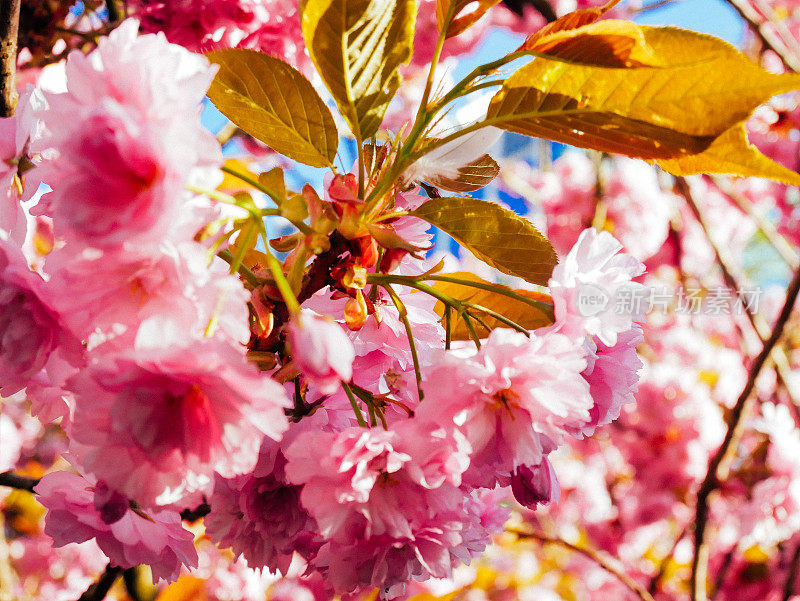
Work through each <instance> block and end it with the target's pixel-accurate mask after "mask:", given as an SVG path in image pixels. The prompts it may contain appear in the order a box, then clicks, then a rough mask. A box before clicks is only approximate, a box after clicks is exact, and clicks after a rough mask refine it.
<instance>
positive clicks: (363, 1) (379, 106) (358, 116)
mask: <svg viewBox="0 0 800 601" xmlns="http://www.w3.org/2000/svg"><path fill="white" fill-rule="evenodd" d="M300 9H301V21H302V28H303V37H304V38H305V41H306V45H307V46H308V50H309V53H310V54H311V59H312V60H313V61H314V64H315V65H316V66H317V70H318V71H319V73H320V75H321V76H322V79H323V80H324V81H325V85H327V86H328V89H329V90H330V91H331V94H332V95H333V98H334V99H335V100H336V104H337V105H338V106H339V110H340V111H341V112H342V115H343V116H344V118H345V120H346V121H347V123H348V125H349V126H350V129H351V130H352V131H353V134H354V135H355V136H356V137H357V138H359V139H361V140H366V139H367V138H369V137H371V136H372V135H373V134H374V133H375V132H377V131H378V127H380V124H381V121H382V120H383V114H384V113H385V112H386V107H387V106H388V105H389V101H390V100H391V99H392V97H393V96H394V94H395V92H396V91H397V88H398V87H399V85H400V74H399V72H398V68H399V67H400V65H402V64H404V63H407V62H408V61H409V60H410V59H411V50H412V41H413V38H414V22H415V19H416V15H417V3H416V0H306V1H305V2H304V3H303V4H301V7H300Z"/></svg>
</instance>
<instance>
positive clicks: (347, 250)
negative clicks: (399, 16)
mask: <svg viewBox="0 0 800 601" xmlns="http://www.w3.org/2000/svg"><path fill="white" fill-rule="evenodd" d="M133 4H134V5H136V4H137V3H133ZM141 4H142V6H141V7H139V8H138V9H137V10H139V11H140V12H139V16H140V18H141V19H142V20H141V22H140V21H137V20H135V19H129V20H126V21H124V22H123V23H121V24H120V25H119V26H118V27H116V28H115V29H114V30H113V31H112V32H111V33H110V34H109V35H108V36H103V37H101V38H100V39H99V40H98V42H97V47H96V49H94V50H93V51H92V52H90V53H88V54H83V53H82V52H79V51H75V52H73V53H71V54H70V55H69V57H68V58H67V60H66V62H65V65H64V71H63V78H62V79H61V80H60V81H57V82H54V81H52V80H51V81H50V82H49V83H48V85H47V86H46V87H43V88H34V87H31V88H29V89H28V91H27V92H26V93H25V95H24V96H23V98H22V99H21V101H20V104H19V109H18V112H17V115H16V116H15V117H14V118H11V119H6V120H3V121H2V122H0V126H2V127H3V128H4V133H5V134H6V135H4V137H3V148H2V152H3V158H4V163H3V165H4V166H5V168H4V175H3V184H4V190H5V192H4V196H3V197H2V207H0V218H2V219H1V223H0V225H1V226H2V230H0V251H1V253H0V257H2V260H0V281H2V286H1V287H0V345H1V346H2V352H0V357H1V358H0V393H2V396H3V397H4V399H10V401H5V402H4V403H8V407H10V409H8V411H7V410H6V405H5V404H4V410H3V414H2V416H0V427H2V430H0V431H2V432H3V438H2V440H3V444H2V445H1V446H2V451H0V459H2V463H0V471H3V470H6V469H10V468H23V467H24V463H23V462H24V460H25V459H26V458H27V459H33V458H36V459H37V463H38V464H39V465H42V466H50V465H51V464H54V462H55V460H56V458H57V457H58V456H61V457H62V458H61V459H59V460H58V462H56V463H55V465H53V468H52V469H51V470H49V471H48V473H46V474H44V475H43V477H42V478H41V479H40V481H39V482H38V483H37V484H36V485H35V487H34V492H35V493H36V499H37V500H38V502H39V503H40V504H41V505H42V506H43V507H44V508H46V510H47V514H46V516H45V522H44V524H45V525H44V534H45V535H46V536H47V537H49V538H50V539H52V541H53V544H54V545H55V546H57V547H61V546H65V545H66V546H67V549H69V551H68V552H69V553H70V554H71V555H63V556H62V557H63V561H64V562H65V564H67V565H68V564H71V563H73V562H74V561H77V563H78V564H79V565H85V566H87V567H88V566H93V567H94V569H95V571H96V570H97V566H98V559H97V558H98V553H97V551H96V549H99V552H101V553H102V555H104V556H105V557H106V558H107V560H106V561H107V563H108V565H109V566H111V567H118V568H121V569H131V568H135V567H136V566H139V565H142V564H144V565H147V566H150V570H151V572H152V576H153V579H154V581H158V580H163V581H167V582H169V581H174V580H175V579H177V578H178V577H179V575H180V573H181V571H182V570H184V569H189V570H191V569H197V570H198V572H197V573H201V574H202V573H204V571H205V572H208V570H212V571H213V570H215V569H218V568H214V567H210V564H209V562H218V561H220V559H219V557H218V556H220V551H219V550H212V549H213V548H214V547H213V545H216V547H217V549H220V550H225V549H231V550H232V554H233V556H234V557H237V558H238V557H241V558H243V561H244V562H246V565H247V566H248V567H249V568H251V569H257V570H263V571H264V573H267V572H272V573H276V572H277V573H282V574H295V575H296V574H300V573H305V578H306V581H307V582H308V583H311V584H308V586H312V585H313V583H314V582H319V583H320V584H319V587H320V590H321V591H323V592H322V593H320V594H324V595H330V594H345V595H350V594H356V593H359V592H361V591H369V590H371V589H373V588H378V589H379V590H380V592H381V595H382V597H384V598H394V597H397V596H400V595H402V594H404V592H405V590H406V586H407V583H408V582H410V581H418V582H419V581H425V580H428V579H430V578H448V577H450V576H451V575H452V573H453V569H454V568H455V567H457V566H459V565H462V564H468V563H470V562H471V561H472V560H473V559H474V558H476V557H478V556H479V555H480V554H481V553H482V552H483V551H484V549H485V548H486V546H487V545H488V544H489V542H490V539H491V536H492V535H493V534H495V533H498V532H500V531H502V529H503V525H504V523H505V521H506V518H507V516H508V509H507V508H506V507H505V506H503V505H500V503H501V502H502V501H504V500H507V499H509V498H512V497H513V498H515V499H516V500H517V501H518V502H519V503H520V504H521V505H523V506H525V507H527V508H531V509H533V508H536V507H538V506H540V505H546V504H548V503H550V502H552V501H553V500H557V499H558V498H559V483H558V477H557V470H555V469H554V468H553V465H552V464H551V462H550V459H549V456H550V454H551V453H553V452H554V451H555V450H556V449H558V448H559V447H561V446H563V445H564V444H565V443H566V442H567V440H573V441H574V440H582V439H583V438H584V437H585V436H589V435H591V434H593V433H594V432H595V430H596V429H598V428H599V427H601V426H607V425H608V424H610V423H611V422H612V421H614V420H615V419H617V418H618V417H619V415H620V411H621V409H622V407H623V406H624V405H626V404H629V403H632V402H633V400H634V398H633V393H634V392H635V390H636V387H637V382H638V370H639V369H640V367H641V361H640V360H639V358H638V355H637V353H636V346H637V344H638V343H639V342H640V340H641V330H640V326H639V323H640V322H641V321H642V320H643V315H641V314H629V315H618V314H616V313H613V312H610V311H606V312H601V313H592V314H591V315H584V312H583V311H582V307H581V303H580V299H579V295H580V293H581V290H582V289H583V287H584V286H586V285H594V286H605V287H608V289H609V290H614V289H616V288H619V287H626V286H627V287H634V288H635V287H636V286H641V284H637V283H635V282H633V278H636V277H638V276H640V275H641V274H642V273H643V272H644V265H643V264H642V263H641V262H640V261H639V260H638V259H636V258H634V257H633V256H632V255H630V254H627V253H625V252H623V250H622V245H621V244H620V243H619V242H617V240H616V239H615V238H614V237H613V236H612V235H611V234H609V233H608V232H598V231H597V230H595V229H592V228H587V229H585V230H584V231H583V232H582V234H581V235H580V237H579V238H578V239H577V240H576V241H575V244H574V246H573V248H572V249H571V250H570V251H569V252H568V253H566V255H565V256H564V258H563V260H562V262H561V264H560V265H559V266H558V267H557V268H556V269H555V271H554V272H553V275H552V278H551V280H550V282H549V286H548V290H549V294H550V295H551V296H552V299H553V305H554V313H555V318H554V323H552V325H548V326H546V327H542V328H539V329H536V330H533V331H514V330H511V329H506V328H497V329H494V330H493V331H491V333H490V334H488V336H486V337H485V338H484V339H483V340H479V339H475V340H474V342H469V343H467V342H455V341H454V342H452V344H451V343H450V340H449V339H448V340H446V338H447V336H446V333H445V329H444V328H443V327H442V324H441V316H440V314H439V313H437V312H436V310H435V305H436V302H437V299H436V298H434V297H432V296H429V295H427V294H425V293H424V292H420V291H419V290H418V289H415V288H414V287H412V286H406V285H402V284H398V285H396V286H394V287H391V286H388V285H387V286H381V287H378V286H375V285H372V286H369V285H367V280H366V278H367V276H368V274H371V273H374V274H379V275H386V276H389V275H398V276H420V277H422V276H424V274H427V273H432V272H435V270H436V269H437V260H438V257H436V258H434V254H433V253H431V254H430V257H429V258H426V256H425V253H426V249H428V250H430V248H431V246H432V245H431V244H430V241H431V235H430V234H429V233H428V232H427V229H428V226H427V224H425V223H424V222H422V221H421V220H419V219H417V218H415V217H410V216H404V217H397V218H391V220H390V223H391V225H390V226H387V227H386V228H384V229H379V230H376V232H373V233H367V234H364V233H361V232H359V231H355V232H353V231H350V230H349V229H348V226H347V224H348V215H351V214H352V210H353V207H354V206H356V205H358V203H360V202H362V200H361V199H360V198H359V194H358V189H357V186H356V185H355V183H354V182H355V177H354V176H353V175H350V174H344V175H342V174H338V175H335V176H329V177H328V178H327V180H326V185H325V189H324V190H322V191H321V192H322V194H321V195H320V194H318V193H317V192H316V191H315V190H314V189H313V188H312V187H311V186H308V185H307V186H306V187H305V188H304V189H303V193H302V194H301V195H298V196H299V197H300V198H301V199H302V201H303V202H304V203H305V204H306V206H307V210H308V214H309V224H307V225H305V226H304V229H305V230H308V232H306V233H302V232H301V233H295V234H291V235H289V236H287V237H284V238H283V239H277V240H275V241H273V242H274V246H275V247H280V244H281V242H282V241H283V242H285V241H286V239H287V238H288V239H292V236H294V237H295V238H296V237H297V236H300V235H306V236H309V238H308V239H309V240H310V241H311V242H313V243H314V244H316V245H318V246H319V250H320V252H319V253H318V254H317V255H316V257H315V258H314V259H313V261H311V262H310V264H309V269H310V275H309V281H312V282H317V281H318V282H319V285H317V286H316V287H315V288H313V289H309V290H308V291H307V292H308V293H307V294H305V293H301V294H300V295H299V297H298V300H299V301H300V302H301V303H302V305H301V306H297V307H292V306H290V303H288V302H286V303H285V304H282V303H281V300H280V299H281V298H284V297H282V296H281V291H280V280H281V277H279V276H276V278H275V279H270V276H269V274H270V269H269V265H268V264H269V259H263V257H266V256H267V254H266V253H270V252H271V251H270V250H269V249H267V248H264V249H263V252H261V251H254V253H255V255H254V256H255V259H253V260H252V261H251V262H249V263H248V264H247V265H248V266H249V267H246V268H244V271H242V269H240V270H234V273H231V269H230V268H229V265H228V263H226V262H225V261H224V260H223V259H224V258H225V257H226V256H229V255H230V254H231V252H230V250H229V249H231V248H234V245H235V243H236V242H235V240H236V237H235V236H233V237H231V236H230V234H231V230H230V228H231V227H232V224H233V223H234V222H235V220H236V219H237V218H241V217H242V215H241V214H240V209H239V208H238V207H231V206H228V205H226V204H225V203H224V202H221V201H220V199H224V198H226V197H227V196H226V195H224V194H223V195H220V194H217V193H216V192H215V191H214V190H215V188H216V187H217V186H218V185H219V184H220V183H221V180H222V174H221V172H220V169H219V168H220V167H221V166H222V163H223V156H222V152H221V147H220V143H219V141H218V140H217V139H215V137H214V136H213V135H212V134H211V133H210V132H209V131H207V130H206V129H205V128H204V127H203V126H202V125H201V122H200V103H201V101H202V99H203V96H204V95H205V93H206V91H207V90H208V87H209V85H210V83H211V80H212V78H213V77H214V73H215V68H213V67H212V66H211V65H210V64H209V62H208V61H207V60H206V59H205V58H204V57H203V56H202V55H200V54H197V53H194V52H192V51H191V50H189V49H187V48H184V47H183V46H186V47H188V48H191V49H192V50H195V49H198V48H203V47H206V46H205V45H206V44H209V43H224V44H228V45H235V44H238V43H240V42H242V43H245V44H250V43H251V41H252V43H253V44H255V45H259V44H271V43H272V42H270V40H271V38H270V36H272V35H276V36H278V37H279V38H280V40H282V41H287V40H290V38H291V33H290V32H289V31H287V30H286V29H285V27H284V26H283V25H282V24H281V23H282V21H281V19H282V17H281V18H279V17H278V15H280V14H281V9H282V7H281V6H276V7H274V11H272V12H269V13H268V14H266V13H265V15H266V16H265V15H262V14H261V13H262V12H263V11H266V10H268V8H267V6H266V3H263V4H262V3H257V2H253V3H251V4H252V5H248V6H244V5H243V3H241V2H231V3H214V11H213V14H208V13H207V11H206V10H205V9H202V10H201V9H199V8H193V7H192V3H141ZM184 4H185V6H184ZM202 4H204V5H206V4H207V3H202ZM178 5H180V6H178ZM228 5H230V6H228ZM137 6H138V5H137ZM134 8H136V7H134ZM272 8H273V7H272V6H271V5H270V7H269V9H270V10H271V9H272ZM283 8H286V12H287V14H291V10H292V9H290V8H289V7H288V6H287V7H283ZM431 10H432V9H431ZM259 11H260V12H259ZM183 13H187V14H188V13H191V14H193V15H194V16H195V17H197V18H200V21H197V20H196V19H195V20H187V19H185V18H183V17H181V15H182V14H183ZM206 18H207V20H206ZM264 23H267V25H264ZM248 24H253V26H252V27H250V25H248ZM255 24H258V25H257V26H256V25H255ZM154 29H157V30H159V32H161V31H163V32H164V33H166V36H165V35H164V33H157V34H155V33H146V32H148V31H152V30H154ZM245 31H249V33H248V34H247V35H248V36H250V37H249V38H248V37H245V38H241V39H239V38H240V37H241V36H240V34H241V33H243V32H245ZM220 32H222V33H221V34H220ZM198 33H199V34H202V35H201V36H199V39H198V36H197V35H196V34H198ZM220 35H221V36H222V37H219V36H220ZM226 36H227V37H226ZM168 40H172V41H168ZM248 40H250V41H248ZM173 42H177V43H180V44H182V45H183V46H180V45H177V43H173ZM287 43H288V42H287ZM281 52H284V51H281ZM286 52H287V53H288V51H286ZM427 200H428V197H427V196H424V195H423V194H421V191H420V190H419V189H417V188H412V189H409V190H407V191H405V192H400V193H398V195H397V197H396V198H395V202H394V205H395V207H400V208H407V209H413V208H415V207H418V206H420V205H422V204H423V203H425V202H426V201H427ZM301 229H303V228H301ZM239 235H240V236H242V235H243V234H241V233H240V234H239ZM378 240H379V241H380V242H381V246H382V247H383V248H382V249H381V250H380V251H379V250H378V249H379V246H378V244H377V241H378ZM387 240H389V242H387ZM226 253H228V254H227V255H226ZM308 260H309V259H308V257H303V258H301V257H298V256H296V255H290V257H289V258H288V259H287V261H286V264H287V265H291V264H292V261H295V262H297V261H308ZM265 261H266V264H265ZM240 266H241V264H240ZM290 271H291V270H290ZM248 274H249V275H250V276H253V277H254V278H255V282H254V281H253V280H252V278H249V277H247V276H248ZM290 275H291V274H290ZM315 278H316V279H315ZM284 300H285V299H284ZM409 330H410V331H411V332H413V336H412V335H410V334H409ZM27 404H29V408H30V413H31V415H32V416H35V417H36V418H38V420H39V421H36V420H35V419H34V418H33V417H30V416H28V415H26V413H25V409H24V407H26V406H28V405H27ZM41 424H44V425H41ZM48 424H49V425H48ZM15 494H17V493H12V495H15ZM15 502H22V501H20V500H19V499H15V498H12V497H9V499H7V503H8V507H11V506H13V503H15ZM22 513H23V514H24V513H25V512H24V511H22ZM202 516H205V517H204V521H203V526H202V527H201V526H200V525H199V523H198V522H196V520H197V519H198V518H199V517H202ZM182 518H185V519H182ZM12 527H13V528H14V529H15V530H14V531H15V532H18V533H19V534H20V535H22V534H30V535H32V534H34V533H35V532H36V525H35V524H28V525H27V526H26V525H25V524H23V523H21V522H19V523H15V524H12ZM37 541H39V539H36V538H35V537H32V538H30V539H29V540H28V541H27V542H26V540H25V539H24V537H21V538H20V540H19V541H15V542H18V543H19V544H18V545H16V548H15V549H13V553H14V558H15V562H16V563H18V564H19V566H21V567H20V570H21V571H22V572H25V570H26V568H24V567H22V566H25V565H26V562H27V563H28V564H30V565H31V566H33V565H36V564H37V561H46V560H45V558H44V557H43V555H42V553H43V551H42V548H41V546H40V545H41V544H42V543H41V542H37ZM89 541H94V542H93V543H90V542H89ZM72 543H78V544H79V545H78V546H75V545H72ZM87 544H91V545H95V544H96V547H91V548H89V547H87V546H86V545H87ZM78 549H80V550H78ZM198 550H200V551H202V555H198ZM76 554H84V555H83V556H85V558H86V559H83V560H76V559H75V557H76ZM214 554H217V556H215V555H214ZM239 561H240V562H241V561H242V560H239ZM103 563H104V562H103V561H100V562H99V565H100V566H102V565H103ZM234 565H236V564H234ZM27 569H29V570H30V569H33V568H27ZM53 569H54V568H53V567H52V566H51V568H50V569H49V575H48V576H47V578H49V579H53V580H56V579H57V577H56V575H55V574H54V572H53ZM63 569H64V570H66V569H77V568H75V567H74V566H73V567H70V568H63ZM228 569H233V568H228ZM78 571H80V570H78ZM216 577H218V578H223V576H222V575H219V574H218V575H217V576H216ZM213 578H214V577H212V576H206V579H207V580H209V582H211V581H212V580H213ZM309 579H310V580H309ZM315 579H318V580H315ZM287 582H288V581H287ZM62 584H63V587H64V590H66V591H67V592H68V593H69V591H71V590H72V587H75V588H76V589H79V588H81V587H83V588H85V585H86V581H85V574H76V575H75V577H73V578H72V579H71V580H70V581H69V582H68V583H62ZM20 586H22V587H23V588H24V584H21V585H20ZM55 586H56V585H55V584H54V583H48V584H46V585H45V584H42V585H41V587H42V588H41V590H49V589H47V588H46V587H55ZM209 586H211V585H210V584H209ZM287 586H288V584H287ZM23 588H20V593H19V594H20V595H22V592H21V591H22V590H23ZM63 592H64V591H63V590H62V591H61V592H59V595H61V594H62V593H63ZM278 594H286V595H287V596H288V597H289V598H292V597H291V595H292V594H293V593H291V592H290V591H289V592H285V593H276V595H278ZM54 598H60V596H54ZM293 598H297V597H293Z"/></svg>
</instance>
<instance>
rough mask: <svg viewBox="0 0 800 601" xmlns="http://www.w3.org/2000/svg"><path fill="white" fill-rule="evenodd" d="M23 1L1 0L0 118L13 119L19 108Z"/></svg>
mask: <svg viewBox="0 0 800 601" xmlns="http://www.w3.org/2000/svg"><path fill="white" fill-rule="evenodd" d="M21 6H22V0H0V117H13V116H14V110H15V109H16V107H17V99H18V97H19V95H18V94H17V82H16V74H17V39H18V38H19V9H20V7H21Z"/></svg>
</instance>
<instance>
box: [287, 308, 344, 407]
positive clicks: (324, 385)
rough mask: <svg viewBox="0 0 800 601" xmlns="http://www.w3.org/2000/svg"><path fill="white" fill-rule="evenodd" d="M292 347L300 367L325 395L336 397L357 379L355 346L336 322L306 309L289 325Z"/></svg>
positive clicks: (293, 354)
mask: <svg viewBox="0 0 800 601" xmlns="http://www.w3.org/2000/svg"><path fill="white" fill-rule="evenodd" d="M289 346H290V348H291V352H292V358H293V359H294V362H295V364H296V365H297V367H299V368H300V371H301V372H302V373H303V375H304V376H305V377H306V379H307V380H308V381H309V382H311V383H312V384H314V385H315V386H317V387H318V388H319V390H320V392H322V394H333V393H334V392H336V389H337V388H338V387H339V383H340V382H341V381H345V382H349V381H350V379H351V378H352V377H353V359H354V358H355V351H354V350H353V344H352V343H351V342H350V339H349V338H348V337H347V334H345V332H344V330H342V328H341V327H340V326H339V325H337V324H336V323H335V322H333V321H331V320H329V319H326V318H325V317H322V316H321V315H318V314H316V313H314V312H313V311H310V310H308V309H303V310H301V311H300V313H298V314H297V315H295V316H294V317H293V318H292V321H291V322H290V323H289Z"/></svg>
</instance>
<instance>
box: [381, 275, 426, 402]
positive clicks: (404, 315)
mask: <svg viewBox="0 0 800 601" xmlns="http://www.w3.org/2000/svg"><path fill="white" fill-rule="evenodd" d="M382 286H383V288H384V290H386V292H388V293H389V296H390V297H391V299H392V302H393V303H394V306H395V307H397V312H398V314H399V315H400V321H402V322H403V326H404V327H405V329H406V337H407V338H408V346H409V347H410V348H411V359H412V361H413V362H414V374H415V375H416V378H417V394H418V395H419V400H420V401H421V400H422V399H423V398H425V393H424V392H423V390H422V370H421V369H420V366H419V355H417V345H416V343H415V342H414V335H413V333H412V332H411V322H410V321H409V320H408V311H407V310H406V306H405V305H404V304H403V301H402V300H401V299H400V297H399V296H398V295H397V293H396V292H395V291H394V289H393V288H392V286H391V284H382Z"/></svg>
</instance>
